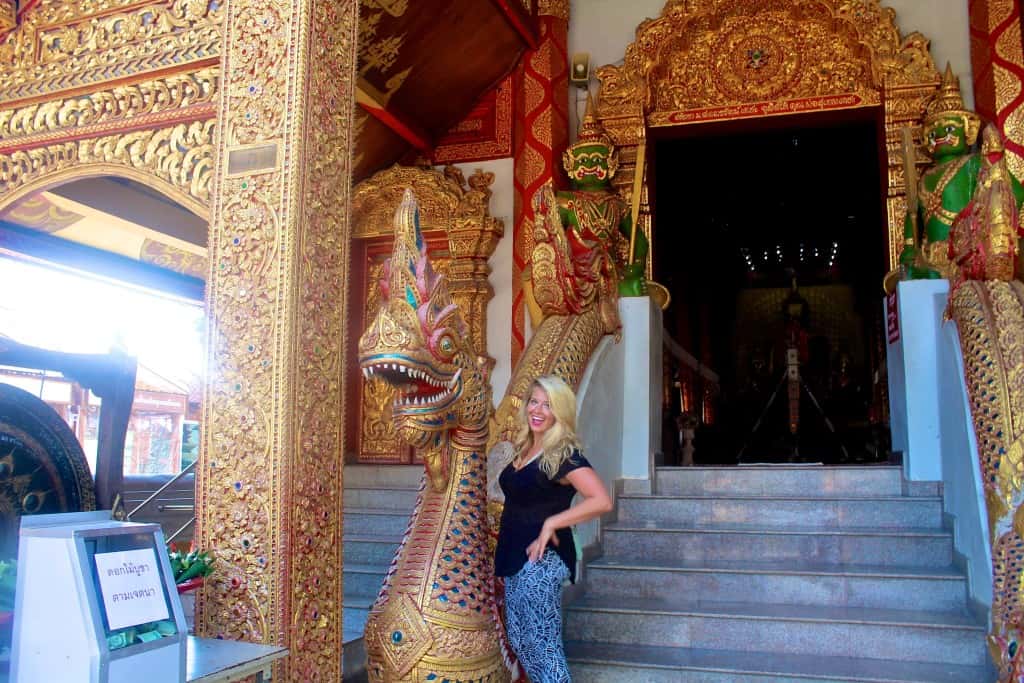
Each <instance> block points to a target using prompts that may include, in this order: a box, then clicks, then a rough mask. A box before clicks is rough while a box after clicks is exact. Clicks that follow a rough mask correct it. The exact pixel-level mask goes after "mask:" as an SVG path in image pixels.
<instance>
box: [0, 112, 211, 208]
mask: <svg viewBox="0 0 1024 683" xmlns="http://www.w3.org/2000/svg"><path fill="white" fill-rule="evenodd" d="M214 128H215V122H214V120H213V119H210V120H207V121H196V122H193V123H190V124H184V123H183V124H179V125H177V126H173V127H171V128H161V129H157V130H142V131H136V132H133V133H126V134H114V135H105V136H103V137H98V138H91V139H87V140H80V141H77V142H63V143H58V144H54V145H48V146H45V147H40V148H36V149H29V150H25V151H16V152H11V153H6V154H4V153H0V188H2V190H3V193H2V194H0V207H2V206H4V205H9V204H10V203H11V201H12V200H13V199H16V198H18V197H20V196H22V195H23V194H24V192H25V191H28V190H34V189H37V188H38V187H39V184H40V183H39V182H37V181H43V182H46V181H51V182H52V183H57V182H61V181H66V180H70V179H73V178H75V177H83V176H87V175H101V174H112V175H124V176H126V177H131V178H133V179H135V180H138V181H140V182H143V183H145V184H147V185H149V186H150V187H153V188H154V189H156V190H159V191H161V192H162V193H164V194H166V195H168V196H170V197H171V198H172V199H175V200H176V201H179V202H180V203H181V204H183V205H184V206H185V207H186V208H188V209H189V210H191V211H193V212H194V213H196V214H197V215H200V216H204V215H207V214H208V211H207V208H206V207H207V205H208V203H209V200H210V194H209V193H210V190H209V185H210V176H211V173H212V171H213V134H214Z"/></svg>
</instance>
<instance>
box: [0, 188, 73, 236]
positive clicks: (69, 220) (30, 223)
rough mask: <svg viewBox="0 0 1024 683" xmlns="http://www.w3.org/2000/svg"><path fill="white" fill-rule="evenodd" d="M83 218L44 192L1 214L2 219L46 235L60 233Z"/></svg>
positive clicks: (23, 200) (26, 198)
mask: <svg viewBox="0 0 1024 683" xmlns="http://www.w3.org/2000/svg"><path fill="white" fill-rule="evenodd" d="M83 218H85V216H83V215H82V214H80V213H76V212H74V211H70V210H68V209H65V208H64V207H61V206H57V205H56V204H54V203H53V202H51V201H50V200H49V199H47V197H46V196H45V194H44V193H42V192H36V193H35V194H33V195H31V196H29V197H25V198H24V199H22V200H21V201H20V202H18V203H17V204H16V205H14V206H12V207H11V208H9V209H8V210H6V211H4V212H2V213H0V219H3V220H5V221H10V222H11V223H16V224H18V225H23V226H25V227H28V228H32V229H33V230H38V231H39V232H45V233H53V232H58V231H59V230H62V229H64V228H66V227H68V226H69V225H73V224H74V223H77V222H78V221H80V220H82V219H83Z"/></svg>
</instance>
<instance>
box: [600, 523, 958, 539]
mask: <svg viewBox="0 0 1024 683" xmlns="http://www.w3.org/2000/svg"><path fill="white" fill-rule="evenodd" d="M656 524H657V526H649V525H647V524H643V525H640V524H633V523H631V522H630V521H629V520H625V521H622V522H612V523H611V524H606V525H604V526H603V527H602V531H603V532H613V533H615V532H630V533H647V532H650V533H665V534H682V533H691V534H733V535H747V536H880V537H885V538H892V537H894V536H896V537H903V538H950V539H951V538H952V537H953V532H952V531H948V530H946V529H942V528H929V527H802V528H794V527H792V526H786V527H781V526H780V527H775V526H765V527H757V528H749V529H743V528H738V527H729V526H726V525H721V526H716V525H714V524H707V525H701V526H696V525H695V526H671V525H670V524H669V523H667V522H656Z"/></svg>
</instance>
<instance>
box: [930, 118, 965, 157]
mask: <svg viewBox="0 0 1024 683" xmlns="http://www.w3.org/2000/svg"><path fill="white" fill-rule="evenodd" d="M967 148H968V144H967V129H966V126H965V125H964V121H963V119H961V118H960V117H955V116H949V117H943V118H940V119H938V120H937V121H935V122H934V123H932V124H931V126H930V127H929V128H928V151H929V152H931V154H932V156H933V157H937V158H939V157H949V156H956V155H960V154H966V153H967Z"/></svg>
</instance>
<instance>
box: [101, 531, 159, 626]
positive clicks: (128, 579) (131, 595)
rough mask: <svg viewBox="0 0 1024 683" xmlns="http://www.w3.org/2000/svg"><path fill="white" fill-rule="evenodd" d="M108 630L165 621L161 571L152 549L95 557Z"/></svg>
mask: <svg viewBox="0 0 1024 683" xmlns="http://www.w3.org/2000/svg"><path fill="white" fill-rule="evenodd" d="M95 557H96V574H97V576H99V580H100V592H101V593H102V594H103V605H104V607H106V609H107V622H108V624H109V626H110V630H111V631H115V630H117V629H121V628H127V627H129V626H138V625H139V624H145V623H148V622H151V621H160V620H162V619H167V618H168V616H169V615H168V612H167V601H166V600H165V599H164V589H163V583H162V581H161V578H160V568H159V567H158V566H157V559H156V553H155V552H154V551H153V549H152V548H142V549H139V550H122V551H119V552H114V553H97V554H96V556H95Z"/></svg>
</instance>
